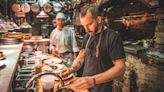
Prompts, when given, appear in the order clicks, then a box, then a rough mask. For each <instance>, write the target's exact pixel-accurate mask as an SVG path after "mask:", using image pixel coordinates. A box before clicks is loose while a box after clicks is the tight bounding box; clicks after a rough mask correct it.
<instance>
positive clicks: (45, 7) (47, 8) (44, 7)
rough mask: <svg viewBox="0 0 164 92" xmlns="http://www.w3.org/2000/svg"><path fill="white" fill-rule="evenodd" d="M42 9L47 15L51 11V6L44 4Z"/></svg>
mask: <svg viewBox="0 0 164 92" xmlns="http://www.w3.org/2000/svg"><path fill="white" fill-rule="evenodd" d="M43 9H44V11H45V12H47V13H49V12H51V10H52V6H51V5H50V4H49V3H46V4H44V6H43Z"/></svg>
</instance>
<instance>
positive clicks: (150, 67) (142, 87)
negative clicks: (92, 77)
mask: <svg viewBox="0 0 164 92" xmlns="http://www.w3.org/2000/svg"><path fill="white" fill-rule="evenodd" d="M86 4H95V5H96V6H99V7H100V10H101V11H102V17H103V18H102V21H103V23H104V26H105V27H109V28H111V29H114V30H116V31H117V32H118V33H120V34H121V36H122V38H123V45H124V50H125V53H126V62H125V63H126V70H125V73H124V75H123V76H122V77H120V78H118V79H116V80H114V84H113V85H112V87H113V91H112V92H164V40H163V39H164V0H0V92H89V91H88V90H83V91H79V90H78V89H76V88H74V87H73V86H71V83H72V82H73V81H74V80H75V79H76V78H77V77H79V76H78V75H77V73H74V74H70V75H69V76H68V77H66V78H62V77H61V76H60V72H61V71H62V69H65V68H68V67H69V66H68V65H67V63H66V60H65V59H63V58H61V57H58V56H53V55H51V54H50V52H49V43H50V33H51V32H52V30H53V29H54V28H55V26H54V25H53V24H52V20H53V19H54V18H55V16H56V14H57V13H58V12H64V13H65V15H66V21H65V25H66V26H67V27H68V28H70V29H72V30H73V31H75V33H76V39H77V44H78V46H79V48H80V47H81V44H82V40H83V37H84V35H85V31H84V28H83V27H82V25H81V23H80V19H79V12H80V9H81V7H83V6H84V5H86ZM145 16H146V20H144V21H142V22H136V21H138V20H142V19H143V18H144V17H145ZM123 19H125V20H128V21H130V22H128V23H129V24H128V23H125V22H123ZM134 21H135V22H134ZM49 71H51V72H49ZM81 72H82V71H80V73H81ZM49 75H52V76H49ZM53 76H55V77H53ZM46 83H47V84H46ZM44 84H45V85H44ZM47 89H48V90H47Z"/></svg>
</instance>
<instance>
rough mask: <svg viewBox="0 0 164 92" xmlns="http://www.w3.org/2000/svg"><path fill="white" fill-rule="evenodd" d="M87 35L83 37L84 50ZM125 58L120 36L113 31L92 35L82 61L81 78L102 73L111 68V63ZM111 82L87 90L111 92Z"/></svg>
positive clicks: (91, 91)
mask: <svg viewBox="0 0 164 92" xmlns="http://www.w3.org/2000/svg"><path fill="white" fill-rule="evenodd" d="M100 34H102V38H101V43H100V47H99V56H98V58H97V57H96V45H97V43H98V39H99V36H100ZM88 38H89V35H88V34H87V35H85V37H84V42H83V44H82V48H85V45H86V43H87V40H88ZM122 58H125V53H124V49H123V45H122V39H121V37H120V35H119V34H118V33H117V32H115V31H113V30H111V29H110V30H106V31H102V32H101V33H98V34H96V35H94V36H93V37H92V38H91V40H90V42H89V47H88V48H87V54H86V57H85V60H84V70H83V76H92V75H96V74H99V73H102V72H104V71H106V70H108V69H110V68H111V67H112V66H113V63H112V61H114V60H117V59H122ZM112 83H113V82H112V81H111V82H107V83H103V84H99V85H95V86H94V87H93V88H91V89H89V90H90V92H112Z"/></svg>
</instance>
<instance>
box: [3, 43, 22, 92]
mask: <svg viewBox="0 0 164 92" xmlns="http://www.w3.org/2000/svg"><path fill="white" fill-rule="evenodd" d="M22 46H23V43H21V44H16V45H0V51H3V53H4V55H5V57H6V59H4V60H1V61H0V62H1V63H2V62H3V63H5V65H6V66H5V67H3V68H0V92H11V86H12V81H13V77H14V74H15V71H16V68H17V62H18V58H19V55H20V52H21V49H22Z"/></svg>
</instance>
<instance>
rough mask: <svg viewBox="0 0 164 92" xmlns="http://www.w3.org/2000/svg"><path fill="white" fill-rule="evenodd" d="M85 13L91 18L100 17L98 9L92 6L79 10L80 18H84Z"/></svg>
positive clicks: (88, 5)
mask: <svg viewBox="0 0 164 92" xmlns="http://www.w3.org/2000/svg"><path fill="white" fill-rule="evenodd" d="M87 12H90V13H91V14H92V16H93V18H97V17H98V16H99V15H100V13H99V10H98V7H96V6H95V5H93V4H87V5H85V6H84V7H83V8H82V9H81V12H80V15H81V17H84V16H85V15H86V14H87Z"/></svg>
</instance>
